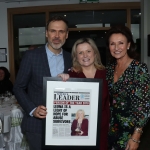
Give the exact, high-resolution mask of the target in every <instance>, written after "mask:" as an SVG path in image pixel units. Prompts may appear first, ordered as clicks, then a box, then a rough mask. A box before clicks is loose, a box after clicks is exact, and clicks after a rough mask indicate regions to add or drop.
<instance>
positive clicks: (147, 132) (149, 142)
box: [138, 120, 150, 150]
mask: <svg viewBox="0 0 150 150" xmlns="http://www.w3.org/2000/svg"><path fill="white" fill-rule="evenodd" d="M138 150H150V120H149V122H148V123H147V125H146V126H145V127H144V129H143V134H142V137H141V143H140V147H139V149H138Z"/></svg>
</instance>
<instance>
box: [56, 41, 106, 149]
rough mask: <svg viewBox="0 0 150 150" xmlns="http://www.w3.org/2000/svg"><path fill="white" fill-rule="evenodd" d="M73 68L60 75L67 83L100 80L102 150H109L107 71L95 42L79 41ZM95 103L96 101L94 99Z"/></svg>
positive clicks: (74, 46)
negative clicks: (70, 79)
mask: <svg viewBox="0 0 150 150" xmlns="http://www.w3.org/2000/svg"><path fill="white" fill-rule="evenodd" d="M72 59H73V67H72V69H70V70H69V74H60V75H59V76H60V77H62V79H63V80H64V81H65V80H67V79H68V78H69V77H74V78H100V79H103V87H102V90H103V91H102V121H101V132H100V133H99V134H100V141H99V142H100V150H107V149H108V147H107V143H108V142H107V135H108V128H109V93H108V85H107V81H106V70H105V67H104V66H103V64H102V63H101V58H100V53H99V51H98V48H97V46H96V44H95V42H94V41H93V40H92V39H90V38H81V39H79V40H77V41H76V42H75V43H74V45H73V48H72ZM93 101H94V99H93Z"/></svg>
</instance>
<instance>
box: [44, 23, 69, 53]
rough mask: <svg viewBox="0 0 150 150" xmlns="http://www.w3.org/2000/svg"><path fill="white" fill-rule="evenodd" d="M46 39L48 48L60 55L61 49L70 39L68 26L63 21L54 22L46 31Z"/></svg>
mask: <svg viewBox="0 0 150 150" xmlns="http://www.w3.org/2000/svg"><path fill="white" fill-rule="evenodd" d="M46 37H47V39H48V48H49V49H50V50H51V51H52V52H53V53H56V54H57V53H60V51H61V47H62V46H63V45H64V43H65V41H66V39H67V38H68V30H67V25H66V24H65V22H63V21H52V22H50V23H49V25H48V30H47V31H46Z"/></svg>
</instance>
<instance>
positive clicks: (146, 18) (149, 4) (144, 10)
mask: <svg viewBox="0 0 150 150" xmlns="http://www.w3.org/2000/svg"><path fill="white" fill-rule="evenodd" d="M149 8H150V0H141V54H142V61H143V62H145V63H146V64H147V65H148V69H149V71H150V56H149V57H148V55H147V49H148V46H147V42H148V41H147V35H148V34H150V9H149Z"/></svg>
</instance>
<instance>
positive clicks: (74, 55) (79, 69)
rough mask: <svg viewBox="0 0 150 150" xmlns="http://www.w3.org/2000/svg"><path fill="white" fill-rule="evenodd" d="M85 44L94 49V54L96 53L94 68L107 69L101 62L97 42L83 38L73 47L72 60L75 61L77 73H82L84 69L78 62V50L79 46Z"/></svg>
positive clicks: (74, 65)
mask: <svg viewBox="0 0 150 150" xmlns="http://www.w3.org/2000/svg"><path fill="white" fill-rule="evenodd" d="M83 43H88V44H89V45H90V46H91V47H92V49H93V50H94V53H95V59H94V66H95V68H96V69H98V70H103V69H105V67H104V66H103V64H102V62H101V57H100V53H99V50H98V48H97V46H96V44H95V42H94V41H93V40H92V39H90V38H81V39H78V40H77V41H76V42H75V43H74V45H73V47H72V59H73V68H74V70H76V71H77V72H82V67H81V65H80V64H79V62H78V60H77V51H76V49H77V46H78V45H79V44H83Z"/></svg>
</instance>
